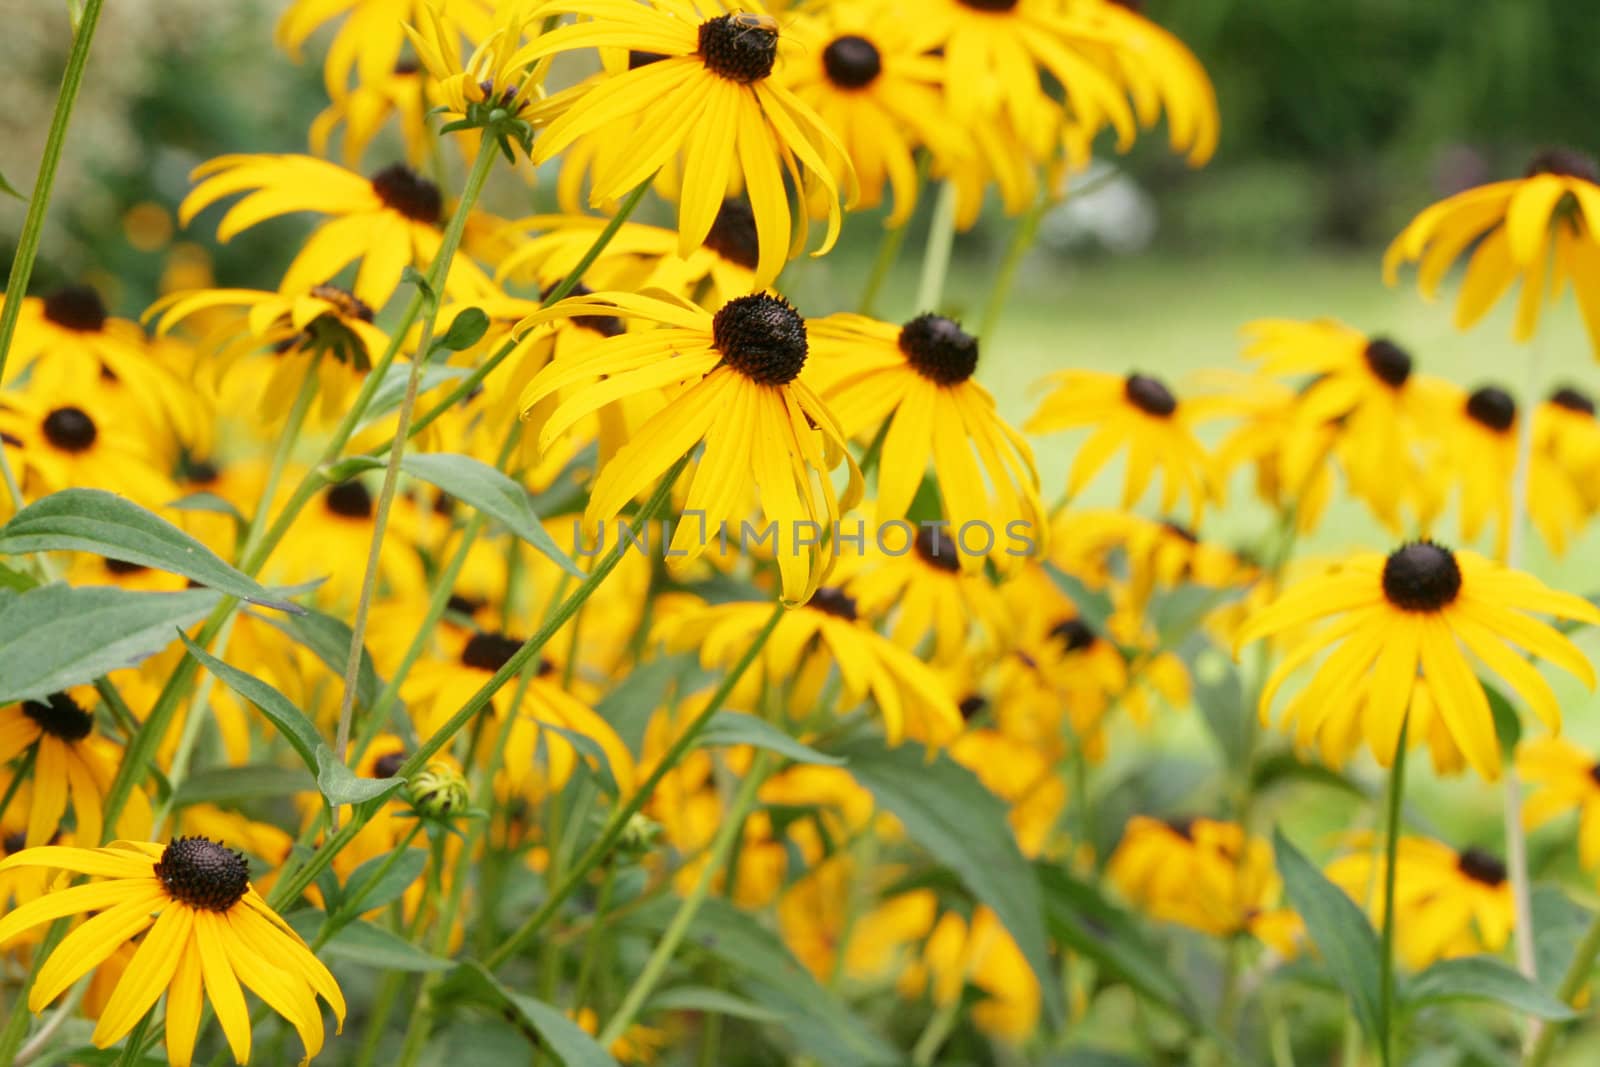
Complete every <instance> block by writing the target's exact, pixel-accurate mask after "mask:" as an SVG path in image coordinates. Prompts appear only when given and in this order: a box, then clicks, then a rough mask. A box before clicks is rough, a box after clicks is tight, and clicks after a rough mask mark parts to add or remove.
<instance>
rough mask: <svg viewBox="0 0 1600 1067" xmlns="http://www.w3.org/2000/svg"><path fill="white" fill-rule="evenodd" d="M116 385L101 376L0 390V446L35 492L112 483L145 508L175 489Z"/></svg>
mask: <svg viewBox="0 0 1600 1067" xmlns="http://www.w3.org/2000/svg"><path fill="white" fill-rule="evenodd" d="M121 399H122V398H121V397H119V396H118V394H117V393H116V391H115V388H114V386H112V385H110V384H106V383H100V382H98V381H96V382H92V383H87V382H86V383H82V385H81V387H80V388H78V389H73V390H70V391H59V392H46V391H44V390H42V389H35V388H28V389H19V390H12V391H10V392H7V393H4V394H0V445H3V446H4V447H7V448H8V449H10V450H11V451H10V453H9V455H8V459H9V461H10V463H11V469H12V470H13V471H15V472H16V474H17V477H18V479H19V480H20V481H21V483H22V490H23V492H24V494H26V495H27V496H30V497H38V496H43V495H45V494H46V493H53V492H57V491H59V490H62V489H72V488H96V489H108V490H112V491H114V492H118V493H121V494H123V495H124V496H128V497H130V498H132V499H134V500H136V501H138V502H139V503H141V504H144V505H145V506H147V507H159V506H161V505H163V504H166V503H167V502H169V501H171V500H172V499H173V498H174V497H176V496H177V495H178V493H177V490H176V488H175V487H174V486H173V484H172V480H171V479H170V478H168V477H167V475H166V472H165V471H164V470H163V469H162V464H161V459H162V457H161V449H160V447H159V445H160V442H158V441H152V440H151V439H150V435H149V433H148V432H146V429H147V428H146V426H145V424H144V423H143V421H142V420H141V419H140V418H139V417H138V414H137V413H136V412H131V411H129V410H128V408H127V406H126V405H125V404H123V403H121V402H120V401H121Z"/></svg>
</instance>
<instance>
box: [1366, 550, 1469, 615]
mask: <svg viewBox="0 0 1600 1067" xmlns="http://www.w3.org/2000/svg"><path fill="white" fill-rule="evenodd" d="M1460 593H1461V567H1460V566H1459V565H1458V564H1457V563H1456V557H1455V556H1454V555H1453V554H1452V553H1451V551H1450V550H1449V549H1448V548H1444V547H1442V546H1440V545H1436V544H1434V543H1433V542H1432V541H1414V542H1412V543H1411V544H1409V545H1402V546H1401V547H1399V548H1397V549H1395V550H1394V551H1393V552H1391V553H1390V554H1389V558H1388V559H1387V560H1386V561H1385V562H1384V564H1383V595H1384V597H1385V598H1386V599H1387V600H1388V601H1389V603H1391V604H1393V605H1394V606H1395V607H1397V608H1399V609H1400V610H1401V611H1413V612H1430V611H1438V610H1439V609H1440V608H1443V607H1445V606H1446V605H1447V604H1450V603H1452V602H1454V600H1455V598H1456V597H1457V596H1458V595H1459V594H1460Z"/></svg>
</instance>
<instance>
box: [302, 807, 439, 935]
mask: <svg viewBox="0 0 1600 1067" xmlns="http://www.w3.org/2000/svg"><path fill="white" fill-rule="evenodd" d="M421 832H422V820H421V819H418V820H416V821H415V822H413V823H412V824H411V829H410V830H409V831H408V832H407V833H406V836H405V837H404V838H403V839H402V840H401V841H399V842H398V843H397V844H396V845H395V846H394V848H392V849H390V850H389V854H388V855H387V856H385V857H383V862H382V863H380V864H378V869H377V870H376V871H373V872H372V877H371V878H368V879H367V880H366V881H365V882H364V883H362V885H361V888H360V892H357V893H355V894H353V895H351V896H349V897H347V898H346V899H345V901H344V902H343V903H342V904H340V905H339V907H338V908H336V909H335V910H334V911H333V912H332V913H331V914H329V915H328V916H326V917H325V918H324V919H323V920H322V927H321V929H319V930H318V931H317V936H316V937H315V938H313V939H312V941H311V951H313V952H315V951H316V950H317V949H319V948H321V947H322V946H323V945H326V944H327V943H328V942H329V941H330V940H332V938H333V936H334V935H335V934H337V933H338V932H339V931H340V930H343V929H344V928H345V927H346V926H348V925H349V924H350V922H351V920H352V919H354V918H355V917H356V916H358V915H360V914H361V902H362V901H363V900H365V899H367V894H369V893H370V892H371V891H372V890H373V889H374V888H376V887H377V884H378V882H379V881H381V880H382V878H383V876H384V875H386V874H388V873H389V871H390V869H391V868H393V867H394V865H395V864H396V863H399V862H400V860H401V859H402V858H403V857H404V856H405V854H406V853H407V852H409V851H410V849H411V842H413V841H415V840H416V839H417V835H418V834H419V833H421Z"/></svg>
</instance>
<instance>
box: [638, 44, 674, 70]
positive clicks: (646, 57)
mask: <svg viewBox="0 0 1600 1067" xmlns="http://www.w3.org/2000/svg"><path fill="white" fill-rule="evenodd" d="M666 58H667V54H666V53H665V52H641V51H639V50H638V49H636V48H630V49H629V50H628V69H629V70H638V69H639V68H640V67H648V66H649V65H650V64H652V63H659V62H661V61H662V60H663V59H666Z"/></svg>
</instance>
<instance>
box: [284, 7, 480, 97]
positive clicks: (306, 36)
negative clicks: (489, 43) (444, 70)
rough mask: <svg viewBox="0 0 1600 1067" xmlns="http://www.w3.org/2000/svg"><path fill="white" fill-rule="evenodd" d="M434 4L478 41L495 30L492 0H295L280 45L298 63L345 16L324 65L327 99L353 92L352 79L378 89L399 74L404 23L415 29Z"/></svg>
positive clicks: (290, 8)
mask: <svg viewBox="0 0 1600 1067" xmlns="http://www.w3.org/2000/svg"><path fill="white" fill-rule="evenodd" d="M432 4H440V5H441V6H442V7H443V8H444V10H445V11H446V12H447V13H448V14H449V15H450V17H451V18H452V19H454V20H456V21H458V22H460V23H461V24H462V25H463V26H465V27H466V28H467V31H468V34H469V36H470V37H471V38H472V39H473V40H482V39H483V38H484V37H485V36H486V35H487V34H488V33H489V31H490V28H491V27H492V26H493V25H494V9H495V5H494V3H493V0H294V2H293V3H291V4H290V5H289V6H288V9H287V10H285V11H284V13H283V17H282V18H280V19H279V20H278V28H277V40H278V45H279V47H281V48H283V50H284V51H286V52H288V53H289V55H290V57H291V58H293V59H294V60H295V61H297V62H298V61H299V59H300V49H301V48H302V47H303V46H304V45H305V43H306V41H308V40H310V38H311V35H312V34H314V33H316V32H317V30H318V29H320V28H321V27H323V26H326V25H328V24H329V23H332V22H333V21H335V20H336V19H338V18H340V17H341V16H343V17H344V22H343V23H341V24H340V26H339V29H338V31H337V32H336V33H335V34H334V36H333V41H332V42H331V43H330V44H329V46H328V55H327V61H326V63H325V64H324V66H323V80H324V83H325V84H326V85H327V89H328V95H329V96H331V97H332V98H334V99H335V100H338V99H341V98H342V97H344V96H345V95H346V94H347V93H348V92H349V91H350V89H351V76H352V75H354V78H355V84H356V85H357V86H373V85H377V84H378V83H379V82H381V81H382V80H383V79H384V76H385V75H387V74H388V73H389V72H390V71H392V70H394V69H395V66H396V65H397V64H398V63H399V62H400V60H401V54H402V52H403V51H404V49H405V45H406V36H405V31H404V26H405V24H406V23H407V22H409V23H411V24H412V25H416V24H417V23H418V21H419V20H420V19H421V18H422V17H423V12H424V11H425V10H426V9H427V8H428V7H429V6H430V5H432Z"/></svg>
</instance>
